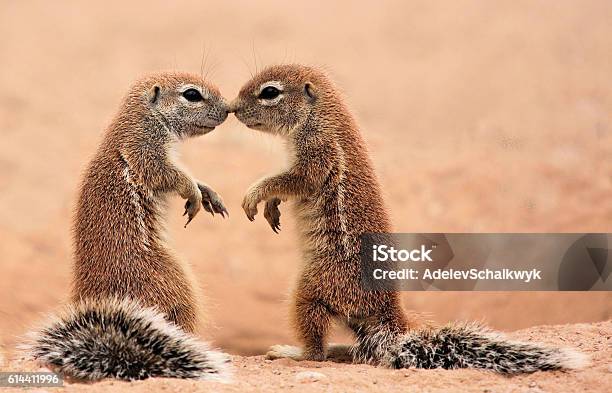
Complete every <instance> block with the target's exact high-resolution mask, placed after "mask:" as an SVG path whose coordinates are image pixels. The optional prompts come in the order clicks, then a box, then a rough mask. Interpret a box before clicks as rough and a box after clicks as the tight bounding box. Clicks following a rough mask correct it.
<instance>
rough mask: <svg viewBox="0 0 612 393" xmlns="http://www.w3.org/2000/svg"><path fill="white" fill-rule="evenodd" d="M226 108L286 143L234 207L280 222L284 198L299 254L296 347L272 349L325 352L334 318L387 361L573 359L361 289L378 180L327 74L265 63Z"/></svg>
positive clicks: (442, 363) (453, 363) (533, 363)
mask: <svg viewBox="0 0 612 393" xmlns="http://www.w3.org/2000/svg"><path fill="white" fill-rule="evenodd" d="M231 110H232V111H234V112H235V115H236V117H237V118H238V119H239V120H240V121H241V122H242V123H244V124H245V125H246V126H247V127H249V128H252V129H255V130H259V131H263V132H267V133H271V134H274V135H278V136H280V137H282V138H283V139H284V140H285V141H286V142H287V143H286V145H287V147H288V150H289V154H290V160H291V165H290V167H289V169H288V170H286V171H284V172H282V173H280V174H278V175H275V176H271V177H267V178H264V179H263V180H261V181H259V182H257V183H255V184H253V185H252V186H251V187H250V188H249V190H248V191H247V192H246V195H245V197H244V201H243V204H242V207H243V209H244V211H245V213H246V215H247V217H248V218H249V219H250V220H251V221H252V220H253V219H254V217H255V215H256V214H257V205H258V204H259V203H260V202H263V201H265V210H264V216H265V218H266V220H267V221H268V223H269V224H270V226H271V227H272V229H273V230H274V231H275V232H277V231H278V229H279V228H280V221H279V217H280V211H279V208H278V206H279V204H280V203H281V201H284V200H288V199H291V200H293V201H294V211H295V215H296V216H297V229H298V232H299V240H300V246H301V251H302V255H303V259H304V265H303V267H302V269H303V270H302V272H301V275H300V278H299V280H298V283H297V288H296V290H295V293H294V296H293V322H294V326H295V329H296V330H297V333H298V338H299V340H300V342H301V343H302V344H303V350H299V349H296V348H294V347H288V346H276V347H273V348H272V351H271V353H270V356H272V357H282V356H288V357H295V358H298V359H308V360H324V359H326V351H327V348H326V347H327V345H326V337H327V335H328V329H329V326H330V323H331V322H332V321H333V320H336V321H338V322H340V323H342V324H343V325H345V326H347V327H348V328H349V329H350V330H351V331H352V332H353V333H354V336H355V337H356V345H354V346H353V347H352V348H351V352H352V355H353V359H354V361H359V362H368V363H374V364H382V365H386V366H389V367H394V368H403V367H422V368H436V367H443V368H459V367H475V368H486V369H493V370H496V371H499V372H502V373H517V372H532V371H536V370H548V369H559V368H566V367H568V368H569V367H573V366H575V365H576V363H577V362H575V361H574V360H577V359H578V358H580V355H579V354H576V353H574V352H572V351H571V350H565V349H555V348H547V347H544V346H539V345H534V344H528V343H515V342H510V341H505V340H504V339H503V338H500V337H499V336H498V335H495V334H493V333H491V332H488V331H487V330H486V329H483V328H481V327H479V326H477V325H470V324H466V325H449V326H447V327H443V328H438V329H433V328H429V327H422V326H419V325H418V324H417V323H416V322H415V321H413V320H411V319H409V318H407V317H406V314H405V313H404V312H403V310H402V308H401V303H400V299H399V293H397V292H382V291H368V290H365V289H364V288H363V287H362V286H361V284H360V280H361V271H360V256H359V250H360V236H361V235H362V234H364V233H386V232H390V231H391V225H390V220H389V216H388V214H387V211H386V208H385V205H384V202H383V198H382V195H381V192H380V187H379V184H378V181H377V179H376V175H375V173H374V170H373V167H372V164H371V162H370V159H369V157H368V152H367V149H366V146H365V144H364V141H363V139H362V137H361V134H360V131H359V127H358V126H357V124H356V122H355V120H354V118H353V116H352V115H351V113H350V111H349V110H348V108H347V106H346V104H345V103H344V101H343V99H342V98H341V97H340V95H339V94H338V93H337V91H336V88H335V87H334V86H333V84H332V82H331V81H330V80H329V78H328V77H327V76H326V75H325V74H324V73H323V72H321V71H319V70H317V69H314V68H311V67H306V66H301V65H279V66H272V67H269V68H267V69H265V70H263V71H261V72H260V73H258V74H257V75H255V76H254V77H253V78H252V79H251V80H250V81H249V82H247V83H246V84H245V85H244V86H243V87H242V89H241V90H240V93H239V96H238V98H236V100H235V101H234V102H233V103H232V104H231Z"/></svg>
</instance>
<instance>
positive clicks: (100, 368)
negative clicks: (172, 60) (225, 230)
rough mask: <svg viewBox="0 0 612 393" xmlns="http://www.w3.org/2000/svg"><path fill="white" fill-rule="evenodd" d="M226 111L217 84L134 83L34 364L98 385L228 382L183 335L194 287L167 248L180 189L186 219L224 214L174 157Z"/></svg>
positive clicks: (105, 148)
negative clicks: (168, 217) (170, 211)
mask: <svg viewBox="0 0 612 393" xmlns="http://www.w3.org/2000/svg"><path fill="white" fill-rule="evenodd" d="M227 109H228V107H227V104H226V102H225V101H224V99H223V98H222V97H221V95H220V93H219V91H218V90H217V88H215V87H214V86H212V85H211V84H209V83H207V82H206V81H204V80H202V79H201V78H199V77H198V76H195V75H190V74H185V73H177V72H169V73H158V74H153V75H150V76H147V77H144V78H142V79H140V80H139V81H137V82H136V83H135V84H134V85H133V86H132V88H131V89H130V91H129V93H128V94H127V96H126V97H125V99H124V101H123V103H122V105H121V107H120V109H119V112H118V113H117V115H116V116H115V118H114V119H113V121H112V122H111V124H110V126H109V127H108V129H107V131H106V134H105V135H104V138H103V140H102V143H101V145H100V147H99V149H98V151H97V153H96V155H95V157H94V158H93V160H92V161H91V163H90V164H89V166H88V168H87V170H86V172H85V176H84V180H83V182H82V185H81V188H80V195H79V201H78V206H77V210H76V214H75V217H74V226H73V232H74V238H73V240H74V250H75V251H74V258H75V259H74V280H73V289H72V301H73V305H72V306H69V307H68V311H67V312H66V313H65V315H64V316H62V317H59V318H57V319H56V321H54V322H53V323H52V324H51V326H50V327H48V328H46V329H43V330H42V331H41V332H38V333H35V334H34V335H33V336H34V337H33V338H32V340H31V341H32V343H31V345H30V346H29V351H30V354H31V355H32V356H33V357H34V358H37V359H39V360H43V361H44V362H46V363H48V364H50V365H52V366H54V367H56V368H57V369H58V370H59V371H60V372H62V373H63V374H65V375H69V376H74V377H78V378H89V379H97V378H102V377H108V376H110V377H117V378H125V379H142V378H146V377H149V376H167V377H201V378H216V377H218V376H219V375H220V374H221V371H222V370H223V368H224V366H223V365H222V363H223V362H219V361H218V359H219V356H217V354H216V353H214V352H210V351H208V350H207V348H206V347H205V346H204V345H203V344H197V343H196V341H195V339H193V338H189V340H186V339H185V337H187V334H188V333H190V332H193V330H194V329H195V327H196V322H197V310H196V309H197V307H196V299H195V296H194V282H193V280H192V278H191V275H190V274H189V269H188V267H187V266H185V265H184V264H183V263H182V262H181V261H180V260H179V259H178V258H177V257H176V256H175V255H174V253H173V252H172V250H171V249H170V248H169V247H168V246H167V245H166V240H165V233H164V222H163V216H164V214H165V210H166V199H167V197H168V196H169V195H170V194H171V193H177V194H178V195H180V196H181V197H182V198H184V199H186V200H187V203H186V205H185V214H186V215H188V218H187V223H189V221H191V220H192V219H193V218H194V216H195V215H196V214H197V213H198V211H199V210H200V206H201V205H203V206H204V208H205V209H206V210H208V211H209V212H211V213H212V214H213V215H214V214H215V213H219V214H221V215H222V216H225V213H227V211H226V209H225V207H224V205H223V202H222V200H221V198H220V197H219V196H218V195H217V193H216V192H215V191H213V190H212V189H211V188H210V187H208V186H207V185H205V184H204V183H201V182H197V181H196V180H194V179H193V178H192V177H191V176H190V175H189V174H187V172H186V171H185V170H184V169H181V168H180V166H179V165H178V164H177V162H176V159H175V153H174V145H175V144H176V143H177V142H178V141H180V140H182V139H186V138H189V137H194V136H198V135H204V134H206V133H208V132H210V131H211V130H212V129H214V128H215V127H216V126H218V125H219V124H221V123H222V122H223V121H224V120H225V119H226V118H227V113H228V112H227ZM185 225H186V224H185ZM164 319H165V320H164ZM169 322H171V323H169ZM172 323H174V324H176V326H174V325H173V324H172ZM101 327H102V328H101ZM183 331H185V332H187V333H183ZM127 352H129V353H127ZM177 357H181V358H182V360H180V361H177V360H176V358H177ZM171 365H174V366H171Z"/></svg>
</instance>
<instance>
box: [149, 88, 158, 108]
mask: <svg viewBox="0 0 612 393" xmlns="http://www.w3.org/2000/svg"><path fill="white" fill-rule="evenodd" d="M147 96H148V97H147V98H148V100H149V103H151V104H155V103H156V102H157V99H158V98H159V86H157V85H155V86H153V87H152V88H151V89H150V90H149V93H148V94H147Z"/></svg>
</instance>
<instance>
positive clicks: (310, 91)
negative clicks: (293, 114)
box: [304, 82, 317, 102]
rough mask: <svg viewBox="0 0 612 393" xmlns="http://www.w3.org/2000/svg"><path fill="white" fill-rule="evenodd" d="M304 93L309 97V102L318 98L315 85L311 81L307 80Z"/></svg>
mask: <svg viewBox="0 0 612 393" xmlns="http://www.w3.org/2000/svg"><path fill="white" fill-rule="evenodd" d="M304 95H305V96H306V98H307V99H308V101H309V102H315V100H316V99H317V90H316V89H315V87H314V85H313V84H312V83H310V82H306V83H305V84H304Z"/></svg>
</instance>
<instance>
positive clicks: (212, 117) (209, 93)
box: [129, 72, 228, 138]
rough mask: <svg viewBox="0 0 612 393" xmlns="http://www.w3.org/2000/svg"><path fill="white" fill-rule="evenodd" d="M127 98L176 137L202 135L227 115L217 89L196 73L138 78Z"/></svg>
mask: <svg viewBox="0 0 612 393" xmlns="http://www.w3.org/2000/svg"><path fill="white" fill-rule="evenodd" d="M129 98H130V99H132V100H137V101H138V102H139V103H140V104H141V105H144V106H145V107H146V108H147V110H149V111H150V113H151V114H152V115H153V117H152V119H154V121H156V122H160V123H162V126H163V127H165V128H167V129H169V131H170V132H173V133H174V134H176V136H177V137H179V138H188V137H192V136H198V135H204V134H206V133H208V132H210V131H212V130H213V129H214V128H215V127H216V126H218V125H219V124H221V123H223V121H225V119H226V118H227V114H228V105H227V103H226V102H225V100H224V99H223V97H222V96H221V94H220V93H219V90H218V89H217V88H216V87H215V86H213V85H212V84H210V83H208V82H207V81H205V80H203V79H202V78H200V77H199V76H197V75H192V74H187V73H179V72H164V73H158V74H153V75H150V76H147V77H145V78H143V79H141V80H140V81H139V82H138V83H137V84H136V85H135V87H134V88H133V89H132V92H131V93H130V94H129Z"/></svg>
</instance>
